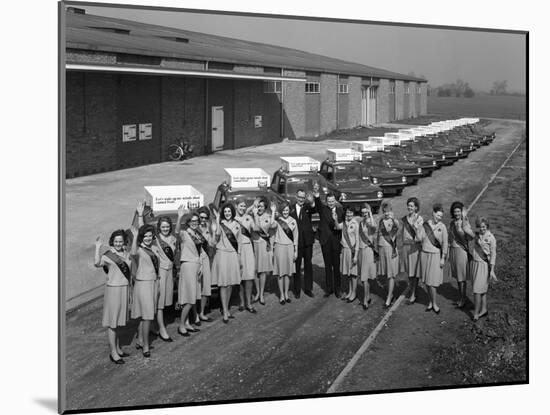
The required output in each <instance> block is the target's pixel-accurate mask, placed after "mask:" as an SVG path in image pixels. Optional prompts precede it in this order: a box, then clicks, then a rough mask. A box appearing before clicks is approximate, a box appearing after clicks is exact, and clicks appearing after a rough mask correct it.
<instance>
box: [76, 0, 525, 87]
mask: <svg viewBox="0 0 550 415" xmlns="http://www.w3.org/2000/svg"><path fill="white" fill-rule="evenodd" d="M83 8H84V9H86V11H87V13H89V14H96V15H102V16H110V17H118V18H124V19H129V20H136V21H142V22H148V23H152V24H158V25H162V26H169V27H177V28H182V29H187V30H193V31H197V32H204V33H211V34H215V35H221V36H227V37H233V38H238V39H245V40H251V41H255V42H262V43H270V44H274V45H280V46H285V47H291V48H294V49H301V50H305V51H308V52H312V53H318V54H322V55H327V56H331V57H335V58H339V59H344V60H347V61H352V62H358V63H363V64H366V65H370V66H375V67H378V68H383V69H388V70H391V71H395V72H400V73H404V74H408V73H410V72H414V74H416V75H423V76H425V77H426V78H427V79H428V81H429V84H430V85H431V86H439V85H441V84H443V83H448V82H454V81H455V80H457V79H462V80H464V81H465V82H469V84H470V86H471V87H472V88H474V89H476V90H480V91H488V90H489V89H490V88H491V86H492V84H493V82H494V81H496V80H499V81H501V80H507V81H508V90H509V91H510V92H515V91H520V92H525V76H526V72H525V69H526V68H525V66H526V65H525V62H526V56H525V53H526V52H525V35H522V34H515V33H514V34H510V33H491V32H477V31H475V32H474V31H466V30H447V29H425V28H413V27H400V26H389V25H383V26H382V25H372V24H365V23H362V24H356V23H334V22H319V21H307V20H290V19H283V18H269V19H268V18H259V17H243V16H226V15H213V14H199V13H186V12H174V11H170V12H166V11H164V12H163V11H152V10H136V9H125V8H111V7H89V6H83Z"/></svg>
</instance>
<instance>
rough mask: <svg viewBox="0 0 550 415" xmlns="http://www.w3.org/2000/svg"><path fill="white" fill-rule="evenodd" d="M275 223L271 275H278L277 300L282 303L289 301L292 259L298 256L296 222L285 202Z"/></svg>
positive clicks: (294, 268)
mask: <svg viewBox="0 0 550 415" xmlns="http://www.w3.org/2000/svg"><path fill="white" fill-rule="evenodd" d="M273 208H274V206H273V207H272V209H273ZM275 224H276V226H277V227H276V229H275V237H274V238H273V245H274V247H273V275H276V276H277V277H278V278H277V283H278V285H279V294H280V297H279V302H280V303H281V305H284V304H285V303H290V298H289V297H288V287H289V285H290V281H289V279H290V277H289V276H290V275H292V274H293V273H294V272H295V271H296V267H295V265H294V261H296V257H297V256H298V223H296V220H295V219H294V218H293V217H291V216H290V205H289V204H288V203H287V202H285V203H283V204H282V205H281V206H280V210H279V216H278V217H277V220H276V221H275Z"/></svg>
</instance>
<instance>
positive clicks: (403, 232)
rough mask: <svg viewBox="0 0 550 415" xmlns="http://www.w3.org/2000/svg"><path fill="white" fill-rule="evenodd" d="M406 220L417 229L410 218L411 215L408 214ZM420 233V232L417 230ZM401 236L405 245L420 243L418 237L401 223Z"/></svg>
mask: <svg viewBox="0 0 550 415" xmlns="http://www.w3.org/2000/svg"><path fill="white" fill-rule="evenodd" d="M405 220H406V221H407V222H409V224H410V225H411V226H412V227H413V228H414V229H415V230H416V228H415V227H414V223H411V222H410V220H409V215H407V216H406V217H405ZM417 233H418V232H417ZM400 236H401V240H402V241H403V245H416V244H420V242H419V241H417V240H416V239H414V238H413V236H412V235H411V234H410V233H409V231H408V230H407V228H406V227H405V225H401V229H400Z"/></svg>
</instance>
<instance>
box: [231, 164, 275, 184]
mask: <svg viewBox="0 0 550 415" xmlns="http://www.w3.org/2000/svg"><path fill="white" fill-rule="evenodd" d="M224 170H225V173H226V181H227V184H228V185H229V186H231V188H233V189H251V188H258V187H265V186H269V185H270V183H271V180H270V179H271V177H270V176H269V174H267V173H266V172H265V171H263V170H262V169H259V168H247V169H240V168H227V169H224Z"/></svg>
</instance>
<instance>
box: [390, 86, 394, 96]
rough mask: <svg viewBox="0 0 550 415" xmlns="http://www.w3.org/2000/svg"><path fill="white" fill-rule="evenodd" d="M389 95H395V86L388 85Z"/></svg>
mask: <svg viewBox="0 0 550 415" xmlns="http://www.w3.org/2000/svg"><path fill="white" fill-rule="evenodd" d="M390 94H395V85H390Z"/></svg>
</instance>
